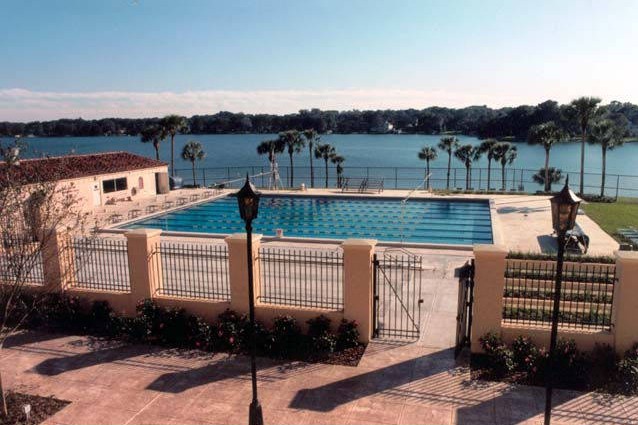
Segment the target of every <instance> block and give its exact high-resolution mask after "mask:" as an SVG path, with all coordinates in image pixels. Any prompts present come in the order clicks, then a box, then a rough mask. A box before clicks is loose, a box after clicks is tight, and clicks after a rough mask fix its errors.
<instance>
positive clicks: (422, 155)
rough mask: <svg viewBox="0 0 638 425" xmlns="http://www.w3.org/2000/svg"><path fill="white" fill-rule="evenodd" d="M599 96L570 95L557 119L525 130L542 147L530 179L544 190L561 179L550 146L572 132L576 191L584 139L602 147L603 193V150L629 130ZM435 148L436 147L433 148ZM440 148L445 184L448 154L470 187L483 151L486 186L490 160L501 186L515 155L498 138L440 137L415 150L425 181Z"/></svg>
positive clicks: (615, 144)
mask: <svg viewBox="0 0 638 425" xmlns="http://www.w3.org/2000/svg"><path fill="white" fill-rule="evenodd" d="M600 102H601V100H600V99H599V98H595V97H580V98H578V99H574V100H573V101H572V102H571V103H569V104H568V105H566V106H565V107H564V108H563V112H562V113H561V115H560V119H555V120H547V121H544V122H542V123H538V124H535V125H532V126H531V127H530V128H529V130H528V134H527V141H528V143H530V144H533V145H540V146H542V147H543V149H544V150H545V163H544V166H543V167H542V168H540V169H539V171H538V173H537V174H535V175H534V176H533V178H534V180H535V181H536V182H537V183H539V184H541V185H543V187H544V191H545V192H551V188H552V183H558V182H560V181H561V179H562V171H561V170H560V169H558V168H555V167H551V166H550V153H551V149H552V147H553V146H554V145H555V144H557V143H560V142H564V141H566V140H568V139H569V138H570V137H572V135H573V134H574V133H575V132H578V133H579V135H580V143H581V151H580V153H581V154H580V181H579V186H580V187H579V194H581V195H583V194H584V188H585V143H590V144H593V145H598V146H600V148H601V151H602V155H601V158H602V177H601V185H600V196H601V197H604V196H605V175H606V166H607V164H606V162H607V152H608V151H610V150H613V149H615V148H616V147H618V146H621V145H622V144H623V143H624V142H625V137H626V136H627V134H628V133H629V129H630V125H631V122H630V121H629V119H628V118H627V117H626V115H625V114H623V113H621V112H618V109H616V108H613V107H611V106H610V105H600ZM437 149H438V151H437ZM439 151H441V152H443V153H445V154H446V155H447V158H448V161H447V188H448V189H449V188H450V169H451V166H452V156H454V157H455V158H456V159H458V160H459V161H461V162H462V163H463V165H464V166H465V169H466V174H465V188H466V189H471V187H470V185H471V182H472V164H473V163H474V162H475V161H478V160H479V159H480V158H481V157H482V156H483V155H485V156H486V158H487V170H488V171H487V187H488V190H489V189H491V182H490V178H491V168H492V161H495V162H497V163H500V165H501V179H502V182H501V184H502V186H501V188H502V190H505V167H506V165H509V164H512V163H513V162H514V161H515V160H516V157H517V148H516V146H515V145H514V144H512V143H510V142H509V141H503V140H499V139H498V138H492V137H490V138H486V139H484V140H483V141H482V142H481V144H480V145H478V146H475V145H471V144H466V145H460V143H459V140H458V139H457V138H456V137H454V136H446V137H442V138H441V141H440V142H439V144H438V145H437V146H436V148H435V147H433V146H424V147H423V148H421V150H420V151H419V152H418V157H419V159H421V160H423V161H425V162H426V168H425V180H426V181H427V184H428V189H429V188H430V185H429V176H430V161H434V160H435V159H436V158H437V157H438V152H439Z"/></svg>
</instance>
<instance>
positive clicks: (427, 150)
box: [418, 146, 439, 190]
mask: <svg viewBox="0 0 638 425" xmlns="http://www.w3.org/2000/svg"><path fill="white" fill-rule="evenodd" d="M418 156H419V159H420V160H421V161H425V179H427V182H428V185H427V189H428V190H430V177H429V176H430V161H434V160H435V159H436V158H437V157H438V156H439V154H438V153H437V152H436V149H434V148H433V147H432V146H423V147H422V148H421V150H420V151H419V154H418Z"/></svg>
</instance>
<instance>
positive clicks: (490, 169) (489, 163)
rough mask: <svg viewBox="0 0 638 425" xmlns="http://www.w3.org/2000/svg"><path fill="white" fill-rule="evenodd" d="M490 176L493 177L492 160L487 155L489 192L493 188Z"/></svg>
mask: <svg viewBox="0 0 638 425" xmlns="http://www.w3.org/2000/svg"><path fill="white" fill-rule="evenodd" d="M490 177H492V160H491V159H490V157H489V156H488V157H487V191H488V192H489V191H490V189H491V187H490V186H491V184H490Z"/></svg>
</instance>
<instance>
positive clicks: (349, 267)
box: [341, 239, 377, 343]
mask: <svg viewBox="0 0 638 425" xmlns="http://www.w3.org/2000/svg"><path fill="white" fill-rule="evenodd" d="M376 244H377V241H376V240H371V239H348V240H346V241H345V242H343V244H342V245H341V247H342V248H343V282H344V287H343V315H344V317H345V318H346V319H348V320H356V321H357V322H358V323H359V334H360V337H359V340H360V341H361V342H363V343H368V342H370V339H371V338H372V332H373V331H374V329H373V323H372V322H373V321H372V313H373V312H372V306H373V296H374V293H373V288H372V284H373V282H372V281H373V273H374V269H373V265H372V257H373V256H374V248H375V246H376Z"/></svg>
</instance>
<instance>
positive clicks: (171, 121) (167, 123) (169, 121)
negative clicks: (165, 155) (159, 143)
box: [160, 115, 188, 176]
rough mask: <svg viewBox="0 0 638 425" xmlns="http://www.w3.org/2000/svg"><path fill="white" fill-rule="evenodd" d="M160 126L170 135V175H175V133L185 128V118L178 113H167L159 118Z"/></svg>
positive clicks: (186, 125)
mask: <svg viewBox="0 0 638 425" xmlns="http://www.w3.org/2000/svg"><path fill="white" fill-rule="evenodd" d="M160 126H161V127H162V129H163V131H164V132H165V133H166V134H169V135H170V136H171V175H173V176H174V175H175V135H176V134H177V133H181V132H182V131H184V130H186V128H187V127H188V123H187V122H186V118H184V117H181V116H179V115H167V116H165V117H164V118H162V119H161V120H160Z"/></svg>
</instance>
